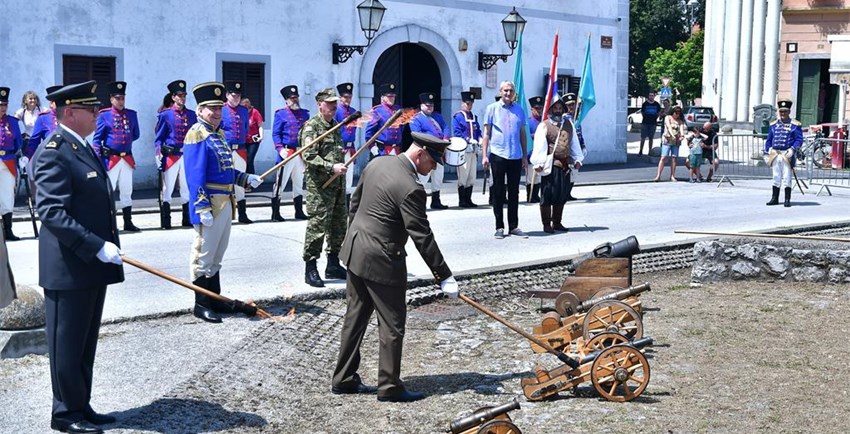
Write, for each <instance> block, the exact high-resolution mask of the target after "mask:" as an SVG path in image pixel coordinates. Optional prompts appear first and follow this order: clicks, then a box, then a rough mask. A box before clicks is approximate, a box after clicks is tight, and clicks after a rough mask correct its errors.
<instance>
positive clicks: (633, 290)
mask: <svg viewBox="0 0 850 434" xmlns="http://www.w3.org/2000/svg"><path fill="white" fill-rule="evenodd" d="M651 290H652V288H650V287H649V283H643V284H641V285H637V286H630V287H628V288H625V289H623V290H620V291H617V292H612V293H610V294H608V295H603V296H602V297H598V298H593V299H590V300H587V301H585V302H584V303H582V304H580V305H578V307H577V308H576V311H577V312H587V311H588V310H590V308H591V307H593V305H595V304H598V303H601V302H603V301H607V300H625V299H627V298H629V297H631V296H633V295H637V294H640V293H641V292H646V291H651Z"/></svg>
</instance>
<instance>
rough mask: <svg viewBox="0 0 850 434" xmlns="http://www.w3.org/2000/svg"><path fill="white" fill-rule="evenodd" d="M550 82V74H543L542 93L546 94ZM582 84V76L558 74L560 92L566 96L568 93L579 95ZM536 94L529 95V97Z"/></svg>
mask: <svg viewBox="0 0 850 434" xmlns="http://www.w3.org/2000/svg"><path fill="white" fill-rule="evenodd" d="M548 83H549V74H546V75H544V76H543V91H542V92H541V93H540V95H543V96H545V95H546V85H547V84H548ZM580 85H581V77H576V76H573V75H567V74H563V75H562V74H558V93H559V94H561V96H564V95H566V94H568V93H574V94H576V95H578V88H579V86H580ZM531 96H534V95H529V97H531Z"/></svg>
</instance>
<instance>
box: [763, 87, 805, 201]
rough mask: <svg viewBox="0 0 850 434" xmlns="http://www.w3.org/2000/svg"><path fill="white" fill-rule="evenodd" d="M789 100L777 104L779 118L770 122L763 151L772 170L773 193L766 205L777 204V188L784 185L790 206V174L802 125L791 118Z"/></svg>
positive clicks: (799, 143)
mask: <svg viewBox="0 0 850 434" xmlns="http://www.w3.org/2000/svg"><path fill="white" fill-rule="evenodd" d="M791 104H792V103H791V100H788V99H783V100H780V101H779V102H778V104H777V106H778V107H779V119H777V120H775V121H773V123H772V124H770V129H768V131H767V140H766V141H765V142H764V153H765V155H767V156H768V157H767V158H768V160H767V162H768V165H769V166H770V167H771V169H772V170H773V195H772V196H771V197H770V202H768V203H767V204H768V205H778V204H779V189H780V188H781V187H782V186H785V204H784V205H785V206H786V207H789V206H791V176H792V172H793V170H794V165H795V164H796V163H797V160H796V158H795V154H796V153H797V150H798V149H800V146H802V145H803V127H802V125H801V124H800V122H799V121H797V120H796V119H791V116H790V114H791Z"/></svg>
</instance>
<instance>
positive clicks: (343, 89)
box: [336, 83, 354, 96]
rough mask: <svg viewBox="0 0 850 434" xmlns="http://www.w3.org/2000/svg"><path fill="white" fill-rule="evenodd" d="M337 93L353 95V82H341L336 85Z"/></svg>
mask: <svg viewBox="0 0 850 434" xmlns="http://www.w3.org/2000/svg"><path fill="white" fill-rule="evenodd" d="M336 93H337V94H339V96H342V95H351V94H352V93H354V85H353V84H351V83H341V84H338V85H337V86H336Z"/></svg>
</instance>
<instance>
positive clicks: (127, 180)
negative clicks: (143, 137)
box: [92, 81, 140, 232]
mask: <svg viewBox="0 0 850 434" xmlns="http://www.w3.org/2000/svg"><path fill="white" fill-rule="evenodd" d="M106 87H107V88H108V89H109V102H110V103H111V104H112V106H111V107H109V108H105V109H103V110H101V111H100V116H98V117H97V129H95V131H94V137H93V140H92V147H93V148H94V150H95V152H96V153H97V154H98V155H100V157H101V158H102V159H103V162H104V164H105V165H106V171H107V172H108V173H109V180H110V181H111V182H112V189H113V190H114V189H115V187H118V190H119V191H120V192H121V193H120V196H119V201H120V203H121V215H122V216H123V218H124V230H125V231H128V232H139V231H140V229H139V228H137V227H136V225H134V224H133V220H132V211H133V198H132V196H133V172H134V171H135V170H136V160H134V159H133V142H135V141H136V140H138V139H139V135H140V133H139V117H138V115H136V112H135V111H134V110H130V109H128V108H126V107H125V106H124V103H125V99H124V98H125V96H126V93H127V83H125V82H123V81H113V82H110V83H107V85H106Z"/></svg>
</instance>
